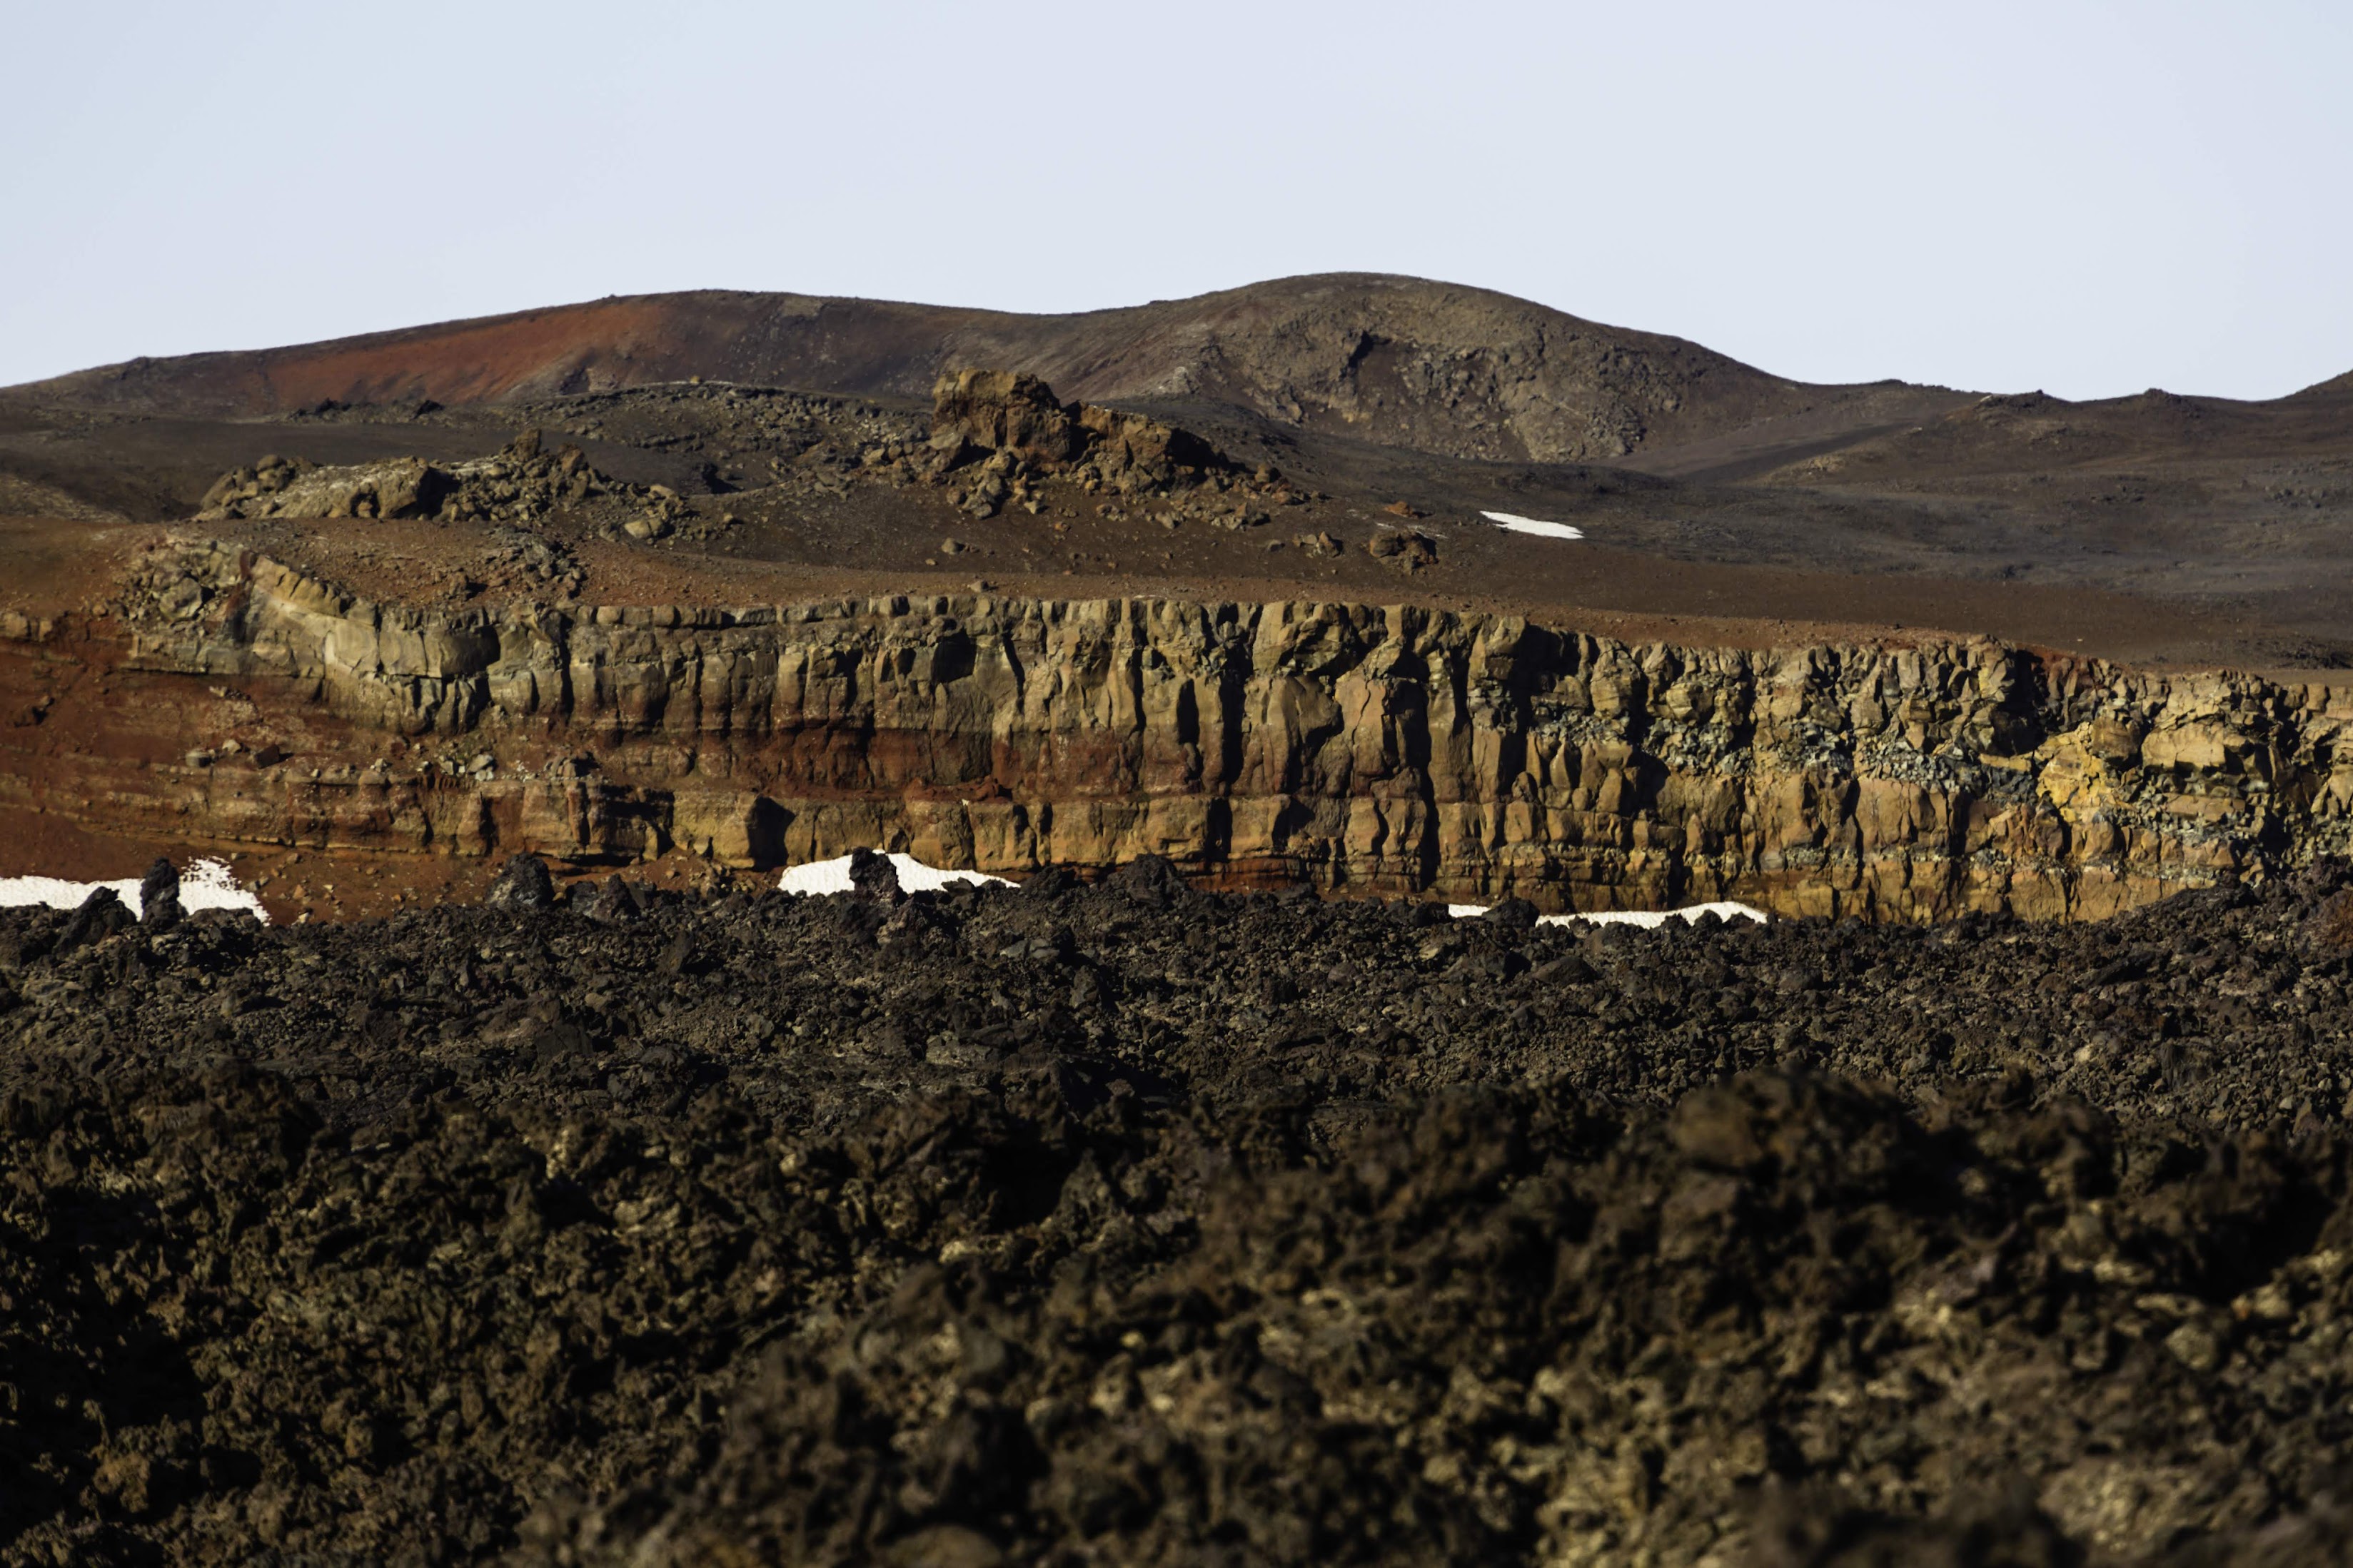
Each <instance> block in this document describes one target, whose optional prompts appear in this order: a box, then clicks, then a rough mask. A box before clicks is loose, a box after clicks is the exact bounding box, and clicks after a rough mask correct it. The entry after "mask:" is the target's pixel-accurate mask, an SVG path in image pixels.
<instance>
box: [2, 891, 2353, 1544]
mask: <svg viewBox="0 0 2353 1568" xmlns="http://www.w3.org/2000/svg"><path fill="white" fill-rule="evenodd" d="M167 881H168V878H164V879H160V880H158V881H157V882H156V884H155V893H154V896H152V897H151V898H150V899H149V900H148V905H149V909H150V914H151V919H150V920H149V921H148V922H147V923H146V924H144V925H142V924H140V923H138V922H137V921H134V920H133V919H132V917H131V916H130V914H129V913H128V911H127V910H123V909H122V908H121V906H119V905H114V904H111V902H110V901H109V900H108V899H107V898H105V897H101V898H100V900H98V901H97V902H95V903H93V904H92V905H90V906H86V907H85V908H84V909H83V910H79V911H57V910H44V909H18V910H0V1563H8V1564H15V1563H61V1564H62V1563H74V1564H79V1563H126V1564H127V1563H239V1564H247V1563H262V1564H298V1563H300V1564H311V1563H515V1564H531V1565H553V1564H559V1563H561V1564H581V1565H592V1564H593V1565H604V1564H610V1565H614V1568H619V1565H621V1564H631V1565H645V1568H669V1565H683V1564H707V1565H712V1568H718V1565H740V1564H754V1563H844V1564H848V1563H906V1564H917V1563H922V1564H934V1563H936V1564H946V1565H950V1568H984V1565H987V1564H996V1563H1006V1564H1011V1563H1056V1564H1082V1563H1102V1564H1112V1563H1152V1564H1167V1565H1172V1568H1173V1565H1176V1564H1231V1565H1237V1568H1239V1565H1242V1564H1257V1563H1316V1564H1332V1563H1396V1564H1407V1563H1417V1564H1418V1563H1437V1562H1456V1563H1546V1564H1584V1563H1591V1564H1597V1565H1599V1564H1616V1563H1653V1564H1662V1565H1663V1564H1686V1563H1692V1564H1696V1563H1711V1564H1724V1565H1726V1568H1736V1565H1739V1564H1756V1565H1759V1568H1763V1565H1772V1568H1794V1565H1797V1564H1822V1565H1828V1564H1841V1565H1854V1568H1861V1565H1862V1564H1897V1563H1927V1564H1952V1565H1955V1568H1958V1565H1961V1564H1983V1565H1987V1568H1993V1565H1997V1564H2000V1565H2010V1564H2015V1565H2020V1568H2026V1565H2038V1568H2044V1565H2052V1568H2055V1565H2059V1564H2066V1563H2089V1564H2107V1563H2118V1564H2121V1563H2167V1564H2180V1565H2183V1568H2189V1565H2197V1568H2211V1565H2220V1564H2226V1563H2227V1564H2244V1565H2249V1568H2253V1565H2255V1564H2263V1565H2275V1564H2276V1565H2289V1564H2306V1563H2338V1562H2343V1561H2347V1560H2348V1557H2353V1470H2348V1467H2347V1465H2346V1463H2345V1459H2346V1456H2347V1454H2348V1446H2347V1445H2348V1437H2353V1405H2348V1394H2353V1347H2348V1336H2353V1164H2349V1163H2348V1154H2353V1139H2348V1132H2347V1112H2348V1095H2353V1029H2348V1008H2347V1000H2348V984H2353V957H2349V956H2348V954H2353V870H2348V868H2341V867H2336V866H2332V865H2324V866H2321V867H2317V868H2314V869H2312V870H2311V871H2309V872H2306V873H2304V874H2303V875H2302V876H2301V877H2300V879H2297V880H2295V882H2293V883H2274V884H2273V885H2270V886H2267V887H2263V888H2237V889H2222V890H2219V891H2210V892H2196V893H2188V894H2183V895H2181V896H2179V897H2176V898H2174V899H2172V900H2168V901H2166V902H2163V903H2160V904H2158V905H2155V906H2153V907H2151V908H2149V909H2147V910H2142V911H2139V912H2137V913H2136V914H2132V915H2129V916H2126V917H2122V918H2119V919H2117V920H2115V921H2108V922H2105V923H2102V924H2094V925H2079V926H2068V927H2049V926H2031V925H2025V924H2021V923H2017V922H2013V921H2006V920H1993V919H1987V918H1981V917H1980V918H1972V919H1970V920H1967V921H1960V922H1958V923H1956V924H1952V925H1948V926H1943V927H1936V928H1913V927H1896V926H1862V925H1858V924H1853V923H1844V924H1838V925H1831V924H1826V923H1822V922H1818V921H1814V922H1809V921H1777V922H1774V923H1772V924H1770V925H1758V924H1754V923H1750V922H1746V921H1736V922H1734V923H1730V924H1726V923H1723V922H1720V921H1715V920H1714V919H1712V918H1709V919H1704V920H1702V921H1698V922H1696V923H1695V924H1692V925H1689V926H1685V925H1683V924H1682V923H1680V922H1669V923H1668V924H1667V925H1666V926H1664V927H1662V928H1661V929H1659V930H1657V931H1639V930H1634V929H1630V928H1625V927H1609V928H1602V929H1599V930H1588V929H1579V928H1571V927H1561V926H1553V925H1539V924H1537V923H1536V922H1535V911H1534V910H1532V909H1530V908H1529V907H1527V906H1526V905H1525V904H1519V903H1507V904H1505V905H1503V906H1500V907H1499V908H1498V909H1496V910H1493V911H1491V912H1490V913H1489V914H1488V915H1486V916H1483V917H1480V918H1477V919H1472V920H1450V919H1449V918H1447V916H1446V915H1445V913H1444V911H1443V910H1441V909H1437V908H1433V907H1431V906H1427V905H1408V904H1398V905H1384V904H1379V903H1373V902H1341V901H1320V900H1316V899H1314V898H1313V897H1308V896H1282V895H1249V896H1243V895H1224V894H1208V893H1204V892H1200V891H1198V890H1195V889H1189V888H1187V886H1185V885H1184V884H1183V883H1182V881H1181V880H1179V879H1177V878H1176V876H1175V875H1174V874H1173V873H1172V872H1171V871H1170V870H1169V868H1167V867H1166V866H1165V865H1163V864H1161V863H1159V862H1156V861H1148V860H1147V861H1145V862H1141V863H1139V864H1136V865H1134V866H1130V867H1128V868H1124V869H1123V870H1121V871H1120V872H1118V873H1116V874H1115V875H1113V876H1112V877H1111V878H1109V879H1106V880H1105V881H1103V882H1102V883H1100V884H1097V885H1093V886H1082V885H1081V884H1079V883H1078V882H1076V881H1074V880H1073V879H1071V878H1069V877H1068V876H1066V875H1063V874H1060V873H1053V872H1050V873H1046V874H1045V875H1043V876H1040V877H1039V878H1036V879H1032V880H1031V881H1030V882H1029V883H1028V884H1025V885H1024V886H1022V887H1020V888H1018V889H1011V888H986V889H984V888H975V887H965V888H957V889H950V890H948V891H945V892H941V893H919V894H915V895H913V896H912V897H910V896H905V895H902V894H901V893H900V892H899V891H898V890H897V889H895V887H893V886H892V885H891V883H890V879H889V877H888V875H887V873H886V872H883V871H882V870H881V863H879V862H871V861H870V862H865V863H863V864H862V866H861V890H860V891H859V892H856V893H849V894H842V895H839V896H833V897H827V898H795V897H789V896H786V895H782V894H777V893H774V892H768V891H765V890H762V891H750V890H743V889H729V888H727V887H725V886H723V885H714V886H712V888H710V889H707V890H706V891H705V892H703V893H701V894H697V895H680V894H673V893H664V892H658V891H655V890H652V889H644V888H638V887H633V886H631V885H629V884H628V883H625V882H620V881H613V882H608V883H605V884H601V885H596V884H583V885H579V886H577V887H575V889H572V890H571V891H570V892H569V894H568V895H566V894H556V893H554V892H553V891H552V889H551V887H550V884H549V883H548V881H547V880H546V878H545V875H544V873H543V871H542V870H541V869H540V868H538V866H537V865H536V863H535V862H529V861H522V862H518V863H516V864H514V865H512V866H511V867H510V868H508V870H507V872H506V874H505V875H504V876H503V877H502V878H501V881H500V883H499V885H498V888H497V889H496V890H495V891H494V893H493V897H492V900H491V902H490V903H489V904H487V905H485V906H482V907H479V908H443V909H438V910H429V911H423V912H419V913H416V914H412V915H404V916H401V917H398V918H396V919H394V920H391V921H384V922H374V923H365V924H355V925H347V926H305V927H264V926H261V925H259V924H257V923H255V922H253V921H249V920H248V919H245V918H243V917H240V916H224V915H221V914H218V913H212V912H208V913H206V914H202V915H197V916H194V917H180V918H176V919H175V918H174V913H175V910H174V903H173V900H171V898H170V897H169V896H168V892H166V891H164V883H165V882H167Z"/></svg>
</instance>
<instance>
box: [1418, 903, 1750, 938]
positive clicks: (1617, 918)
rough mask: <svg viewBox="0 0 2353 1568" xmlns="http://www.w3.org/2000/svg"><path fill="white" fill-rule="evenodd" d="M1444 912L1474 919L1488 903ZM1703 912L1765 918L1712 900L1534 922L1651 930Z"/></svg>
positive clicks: (1453, 906) (1740, 906)
mask: <svg viewBox="0 0 2353 1568" xmlns="http://www.w3.org/2000/svg"><path fill="white" fill-rule="evenodd" d="M1446 912H1447V913H1448V914H1450V915H1452V916H1453V917H1454V918H1455V919H1456V920H1458V921H1461V920H1476V919H1477V918H1478V917H1479V916H1481V915H1483V914H1485V913H1486V912H1487V906H1486V905H1484V904H1449V905H1447V906H1446ZM1702 915H1715V916H1717V917H1718V918H1720V919H1723V920H1727V921H1730V920H1743V921H1760V922H1761V921H1763V920H1764V919H1765V918H1766V916H1765V911H1764V910H1759V909H1752V908H1751V907H1749V906H1748V905H1746V904H1736V903H1733V902H1731V901H1729V900H1725V901H1721V902H1717V903H1713V904H1686V905H1685V906H1683V908H1682V909H1679V910H1587V911H1585V912H1583V913H1579V914H1573V915H1538V916H1537V917H1536V924H1538V925H1540V926H1565V925H1575V924H1576V923H1577V922H1578V921H1585V922H1587V923H1588V924H1591V925H1598V926H1641V928H1642V929H1643V930H1645V931H1652V930H1655V929H1657V928H1658V927H1660V926H1662V925H1664V924H1666V923H1667V922H1668V921H1678V920H1679V921H1695V920H1697V919H1699V917H1700V916H1702Z"/></svg>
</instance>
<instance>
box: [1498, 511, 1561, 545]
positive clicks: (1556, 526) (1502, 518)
mask: <svg viewBox="0 0 2353 1568" xmlns="http://www.w3.org/2000/svg"><path fill="white" fill-rule="evenodd" d="M1479 515H1480V516H1481V517H1483V518H1485V519H1486V520H1487V521H1489V522H1492V523H1493V524H1494V525H1495V526H1496V527H1498V528H1501V529H1505V530H1508V531H1511V532H1513V533H1533V534H1535V536H1536V537H1537V538H1539V539H1582V538H1584V537H1585V530H1583V529H1581V528H1571V527H1569V525H1568V524H1567V523H1565V522H1546V521H1544V520H1543V519H1542V518H1536V517H1522V516H1520V515H1519V514H1518V513H1517V512H1511V511H1482V512H1481V513H1480V514H1479Z"/></svg>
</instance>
